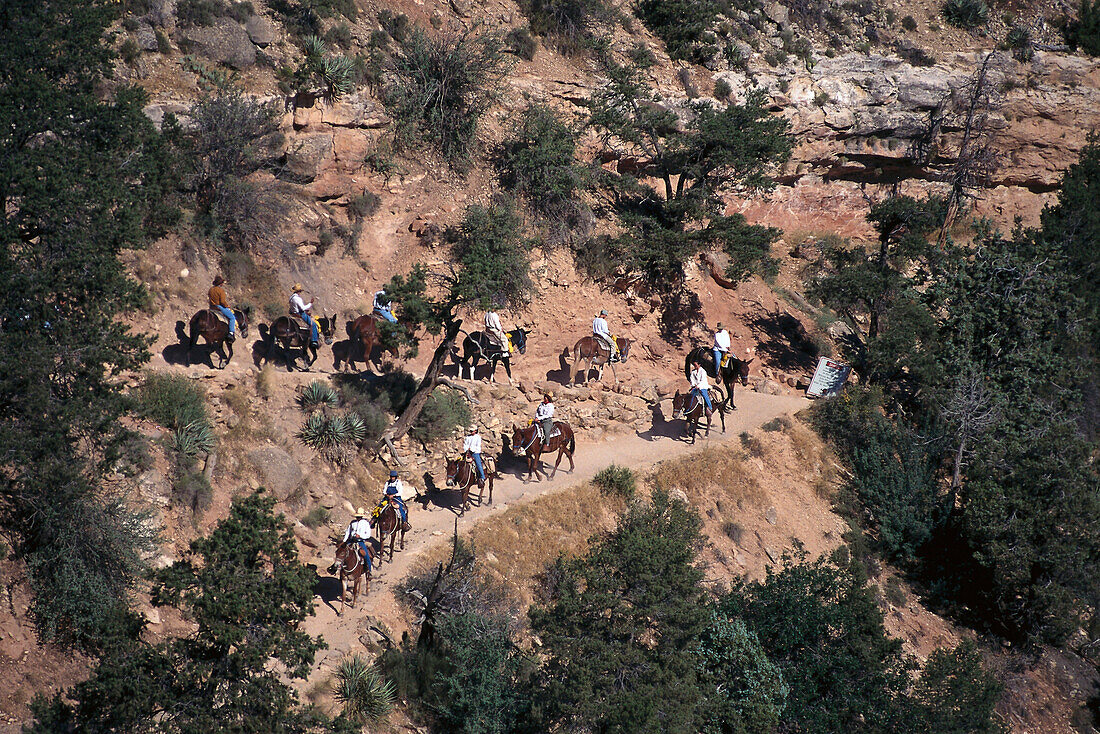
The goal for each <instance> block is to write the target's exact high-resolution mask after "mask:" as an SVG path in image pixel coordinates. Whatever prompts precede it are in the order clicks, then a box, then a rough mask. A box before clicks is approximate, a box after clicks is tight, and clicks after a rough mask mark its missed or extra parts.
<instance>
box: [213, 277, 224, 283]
mask: <svg viewBox="0 0 1100 734" xmlns="http://www.w3.org/2000/svg"><path fill="white" fill-rule="evenodd" d="M224 282H225V278H223V277H222V276H220V275H215V276H214V285H221V284H222V283H224Z"/></svg>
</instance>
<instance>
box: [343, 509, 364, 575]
mask: <svg viewBox="0 0 1100 734" xmlns="http://www.w3.org/2000/svg"><path fill="white" fill-rule="evenodd" d="M370 539H371V526H370V521H369V520H367V511H366V510H364V509H363V508H362V507H360V508H359V509H357V510H356V511H355V519H354V520H352V521H351V524H350V525H348V529H347V530H345V531H344V543H352V544H355V545H357V546H358V547H359V555H360V556H361V557H362V558H363V563H365V564H367V569H368V570H370V567H371V558H370V545H369V544H370Z"/></svg>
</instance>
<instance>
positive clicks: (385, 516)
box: [370, 502, 405, 566]
mask: <svg viewBox="0 0 1100 734" xmlns="http://www.w3.org/2000/svg"><path fill="white" fill-rule="evenodd" d="M370 525H371V527H372V528H377V529H378V543H379V545H378V565H379V566H381V565H382V561H383V560H385V558H386V538H387V537H388V538H389V539H390V563H393V544H394V541H396V540H397V534H398V533H399V532H400V533H401V550H405V523H403V522H401V515H400V513H398V511H397V508H396V507H394V506H393V503H392V502H386V506H385V507H383V508H382V511H381V512H380V513H378V517H376V518H372V519H371V521H370Z"/></svg>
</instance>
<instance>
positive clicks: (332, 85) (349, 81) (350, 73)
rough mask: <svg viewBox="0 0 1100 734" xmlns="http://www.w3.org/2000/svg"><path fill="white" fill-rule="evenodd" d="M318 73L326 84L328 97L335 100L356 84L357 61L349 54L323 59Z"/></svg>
mask: <svg viewBox="0 0 1100 734" xmlns="http://www.w3.org/2000/svg"><path fill="white" fill-rule="evenodd" d="M317 74H318V76H320V78H321V81H322V82H323V83H324V85H325V92H326V94H327V96H328V98H329V99H331V100H333V101H335V100H338V99H340V98H341V97H343V96H344V95H346V94H348V93H349V92H350V91H351V90H352V88H353V87H354V86H355V62H354V61H352V60H351V59H350V58H348V57H347V56H328V57H326V58H323V59H321V63H320V64H319V65H318V67H317Z"/></svg>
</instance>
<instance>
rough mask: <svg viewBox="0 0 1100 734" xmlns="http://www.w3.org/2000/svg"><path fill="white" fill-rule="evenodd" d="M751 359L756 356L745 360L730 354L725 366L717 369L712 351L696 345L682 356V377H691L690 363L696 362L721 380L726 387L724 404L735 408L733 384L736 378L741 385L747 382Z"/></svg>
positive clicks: (709, 373)
mask: <svg viewBox="0 0 1100 734" xmlns="http://www.w3.org/2000/svg"><path fill="white" fill-rule="evenodd" d="M753 359H756V358H755V357H753V358H752V359H749V360H747V361H746V360H743V359H738V358H737V357H734V356H732V355H731V356H730V358H729V360H728V361H727V362H726V366H725V367H722V368H721V370H719V369H717V365H715V364H714V353H713V352H712V351H711V350H709V349H707V348H706V347H696V348H695V349H692V350H691V351H690V352H688V355H687V357H685V358H684V377H686V378H687V379H688V380H690V379H691V363H692V362H698V363H699V366H701V367H702V368H703V370H704V371H706V373H707V374H708V375H710V376H711V377H713V378H715V379H717V380H721V381H722V385H723V386H724V387H725V388H726V406H727V407H728V408H729V409H730V410H737V406H736V405H734V404H733V385H734V383H736V382H737V381H738V380H740V381H741V386H742V387H744V386H745V385H748V384H749V365H751V364H752V363H753ZM719 372H721V374H719Z"/></svg>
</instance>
